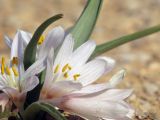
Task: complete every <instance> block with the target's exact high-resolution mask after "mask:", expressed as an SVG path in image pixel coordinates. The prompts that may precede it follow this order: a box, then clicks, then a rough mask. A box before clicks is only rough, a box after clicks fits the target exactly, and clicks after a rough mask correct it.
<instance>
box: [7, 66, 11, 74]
mask: <svg viewBox="0 0 160 120" xmlns="http://www.w3.org/2000/svg"><path fill="white" fill-rule="evenodd" d="M6 73H7V75H11V72H10V69H9V67H8V66H7V67H6Z"/></svg>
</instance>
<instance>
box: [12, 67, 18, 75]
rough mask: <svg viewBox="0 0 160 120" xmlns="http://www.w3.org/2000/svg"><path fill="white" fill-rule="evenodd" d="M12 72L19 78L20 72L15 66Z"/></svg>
mask: <svg viewBox="0 0 160 120" xmlns="http://www.w3.org/2000/svg"><path fill="white" fill-rule="evenodd" d="M12 70H13V73H14V75H15V76H16V77H17V76H18V71H17V70H16V68H15V67H14V66H12Z"/></svg>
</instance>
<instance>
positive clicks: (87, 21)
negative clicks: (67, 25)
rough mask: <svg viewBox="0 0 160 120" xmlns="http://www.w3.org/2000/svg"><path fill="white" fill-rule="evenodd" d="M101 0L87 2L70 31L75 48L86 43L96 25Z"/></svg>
mask: <svg viewBox="0 0 160 120" xmlns="http://www.w3.org/2000/svg"><path fill="white" fill-rule="evenodd" d="M102 2H103V0H88V2H87V5H86V7H85V9H84V10H83V12H82V14H81V16H80V17H79V19H78V21H77V22H76V24H75V25H74V26H73V28H72V29H71V33H72V35H73V37H74V39H75V46H74V47H75V48H77V47H78V46H80V45H81V44H83V43H84V42H85V41H87V40H88V39H89V37H90V35H91V33H92V31H93V28H94V26H95V24H96V21H97V18H98V15H99V12H100V8H101V5H102Z"/></svg>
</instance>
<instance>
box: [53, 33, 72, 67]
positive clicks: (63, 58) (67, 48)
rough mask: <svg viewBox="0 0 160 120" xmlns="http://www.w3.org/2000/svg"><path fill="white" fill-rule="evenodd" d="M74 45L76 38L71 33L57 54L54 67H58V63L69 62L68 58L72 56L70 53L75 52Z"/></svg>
mask: <svg viewBox="0 0 160 120" xmlns="http://www.w3.org/2000/svg"><path fill="white" fill-rule="evenodd" d="M73 46H74V39H73V38H72V35H71V34H69V35H67V36H66V38H65V40H64V42H63V44H62V46H61V48H60V50H59V52H58V54H57V56H56V59H55V63H54V67H56V65H58V64H60V65H62V66H63V65H64V64H65V63H66V62H67V60H68V58H69V57H70V55H71V54H72V52H73ZM62 66H61V67H62Z"/></svg>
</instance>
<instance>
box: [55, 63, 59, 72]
mask: <svg viewBox="0 0 160 120" xmlns="http://www.w3.org/2000/svg"><path fill="white" fill-rule="evenodd" d="M58 70H59V65H57V66H56V68H55V70H54V73H57V72H58Z"/></svg>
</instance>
